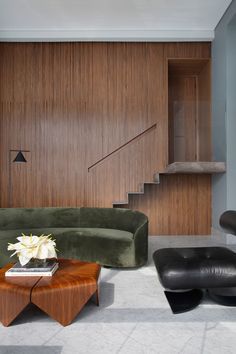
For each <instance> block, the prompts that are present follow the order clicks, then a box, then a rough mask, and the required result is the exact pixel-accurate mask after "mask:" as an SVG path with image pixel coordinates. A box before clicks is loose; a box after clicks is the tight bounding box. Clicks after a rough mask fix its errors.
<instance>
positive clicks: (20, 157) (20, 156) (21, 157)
mask: <svg viewBox="0 0 236 354" xmlns="http://www.w3.org/2000/svg"><path fill="white" fill-rule="evenodd" d="M13 162H27V161H26V159H25V157H24V155H23V154H22V152H21V151H19V152H18V154H17V155H16V157H15V158H14V160H13Z"/></svg>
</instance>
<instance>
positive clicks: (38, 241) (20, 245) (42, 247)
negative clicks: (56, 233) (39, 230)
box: [7, 234, 57, 265]
mask: <svg viewBox="0 0 236 354" xmlns="http://www.w3.org/2000/svg"><path fill="white" fill-rule="evenodd" d="M50 236H51V235H47V236H45V235H41V236H35V235H32V234H31V235H30V236H26V235H24V234H22V236H19V237H17V240H18V241H19V242H17V243H15V244H12V243H9V245H8V248H7V249H8V250H9V251H15V252H14V253H13V254H12V255H11V257H12V256H14V255H15V254H16V255H17V256H18V257H19V261H20V263H21V265H25V264H27V263H28V262H29V261H30V260H31V258H38V259H46V258H57V254H56V249H55V247H56V243H55V241H54V240H52V239H51V237H50Z"/></svg>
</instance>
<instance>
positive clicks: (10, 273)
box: [5, 262, 58, 277]
mask: <svg viewBox="0 0 236 354" xmlns="http://www.w3.org/2000/svg"><path fill="white" fill-rule="evenodd" d="M15 266H16V265H15ZM19 269H20V270H19ZM57 269H58V263H57V262H55V264H54V266H53V267H50V269H48V268H43V267H42V268H40V267H38V268H17V267H14V266H13V267H12V268H10V269H8V270H7V271H6V272H5V277H41V276H42V277H51V276H52V275H53V274H54V273H55V271H56V270H57Z"/></svg>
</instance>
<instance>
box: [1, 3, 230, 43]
mask: <svg viewBox="0 0 236 354" xmlns="http://www.w3.org/2000/svg"><path fill="white" fill-rule="evenodd" d="M231 1H232V0H0V41H31V42H32V41H54V42H55V41H152V42H155V41H156V42H161V41H165V42H166V41H212V40H213V38H214V29H215V27H216V26H217V24H218V22H219V21H220V19H221V17H222V16H223V14H224V12H225V11H226V9H227V8H228V6H229V5H230V3H231Z"/></svg>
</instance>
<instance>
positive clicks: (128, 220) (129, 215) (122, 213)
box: [80, 207, 148, 233]
mask: <svg viewBox="0 0 236 354" xmlns="http://www.w3.org/2000/svg"><path fill="white" fill-rule="evenodd" d="M147 221H148V219H147V216H146V215H144V214H143V213H140V212H139V211H134V210H130V209H123V208H85V207H82V208H80V227H97V228H100V227H101V228H106V229H118V230H124V231H129V232H132V233H134V232H135V231H136V229H137V228H138V227H139V226H141V225H143V224H144V223H145V222H147Z"/></svg>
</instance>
